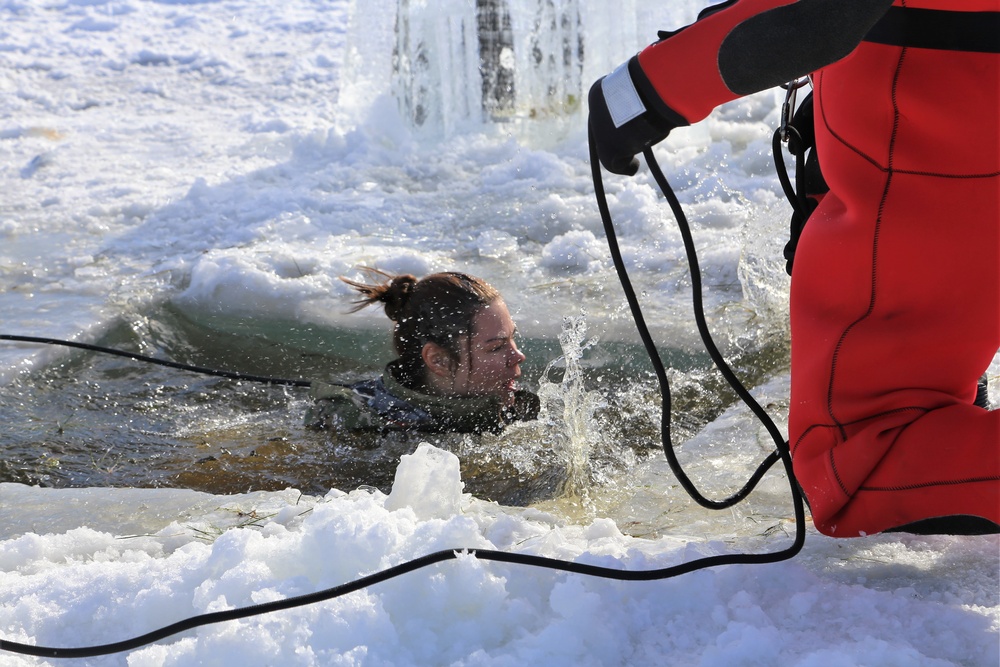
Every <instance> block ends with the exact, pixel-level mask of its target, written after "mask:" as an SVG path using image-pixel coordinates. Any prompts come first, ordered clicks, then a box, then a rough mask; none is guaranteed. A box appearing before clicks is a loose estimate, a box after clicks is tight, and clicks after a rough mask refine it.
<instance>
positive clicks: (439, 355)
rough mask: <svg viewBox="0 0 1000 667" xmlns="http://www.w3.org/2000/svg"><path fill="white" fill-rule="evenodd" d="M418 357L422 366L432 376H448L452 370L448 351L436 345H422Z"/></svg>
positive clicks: (452, 366) (451, 361)
mask: <svg viewBox="0 0 1000 667" xmlns="http://www.w3.org/2000/svg"><path fill="white" fill-rule="evenodd" d="M420 356H421V357H422V358H423V360H424V365H425V366H427V370H429V371H430V372H431V373H433V374H434V375H441V376H448V375H451V372H452V370H453V368H454V362H453V360H452V358H451V355H450V354H448V350H446V349H444V348H443V347H441V346H440V345H438V344H437V343H424V347H423V349H421V350H420Z"/></svg>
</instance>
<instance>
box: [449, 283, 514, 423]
mask: <svg viewBox="0 0 1000 667" xmlns="http://www.w3.org/2000/svg"><path fill="white" fill-rule="evenodd" d="M472 332H473V333H472V339H471V340H470V342H469V346H468V348H467V349H466V348H465V346H464V345H462V346H460V350H459V358H458V363H457V364H456V366H455V372H454V376H453V384H452V388H453V391H454V393H455V394H457V395H461V396H490V395H492V396H497V397H498V398H499V399H500V403H501V404H502V405H503V406H505V407H507V406H510V405H513V403H514V384H515V381H516V380H517V378H518V377H520V375H521V362H522V361H524V355H523V354H521V351H520V350H519V349H517V343H516V342H515V341H514V333H515V332H516V328H515V326H514V320H513V319H511V316H510V312H508V310H507V305H506V304H505V303H504V302H503V299H495V300H494V301H492V302H491V303H490V304H489V305H487V306H485V307H483V308H481V309H480V310H479V312H478V313H476V315H475V317H473V318H472Z"/></svg>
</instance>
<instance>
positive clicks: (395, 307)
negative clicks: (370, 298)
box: [382, 274, 417, 322]
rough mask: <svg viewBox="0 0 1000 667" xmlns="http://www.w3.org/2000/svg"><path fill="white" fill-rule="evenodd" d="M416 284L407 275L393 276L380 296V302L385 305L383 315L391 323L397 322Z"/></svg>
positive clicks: (413, 279)
mask: <svg viewBox="0 0 1000 667" xmlns="http://www.w3.org/2000/svg"><path fill="white" fill-rule="evenodd" d="M416 284H417V279H416V278H415V277H414V276H411V275H409V274H406V275H402V276H395V277H394V278H393V279H392V281H391V282H390V283H389V285H388V286H387V287H386V290H385V292H384V293H383V294H382V302H383V303H384V304H385V314H386V315H387V316H388V317H389V319H390V320H392V321H393V322H397V321H399V315H400V314H401V313H402V312H403V310H404V309H405V308H406V302H407V301H409V300H410V295H411V294H413V288H414V287H415V286H416Z"/></svg>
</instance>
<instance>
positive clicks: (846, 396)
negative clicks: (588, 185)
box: [589, 0, 1000, 537]
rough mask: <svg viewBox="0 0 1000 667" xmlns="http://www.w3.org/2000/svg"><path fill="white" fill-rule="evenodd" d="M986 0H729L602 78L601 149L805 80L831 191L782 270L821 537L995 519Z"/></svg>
mask: <svg viewBox="0 0 1000 667" xmlns="http://www.w3.org/2000/svg"><path fill="white" fill-rule="evenodd" d="M998 17H1000V0H896V2H890V0H798V1H794V0H738V1H731V2H726V3H723V4H722V5H717V6H715V7H710V8H709V9H707V10H705V11H704V12H702V15H701V16H699V18H698V20H697V21H696V22H695V23H693V24H691V25H689V26H687V27H685V28H683V29H681V30H679V31H677V32H674V33H670V34H666V33H661V35H660V37H661V40H660V41H659V42H657V43H655V44H653V45H651V46H649V47H647V48H645V49H644V50H642V51H641V52H640V53H639V54H638V55H637V56H635V57H633V58H632V59H631V60H630V61H629V62H628V63H626V64H624V65H622V66H621V67H619V68H618V69H616V70H615V71H614V72H612V73H611V74H609V75H608V76H606V77H603V78H602V79H600V80H599V81H598V82H597V83H595V84H594V86H593V88H592V89H591V92H590V118H589V126H590V132H591V137H592V140H593V141H594V142H595V144H596V148H597V152H598V155H599V157H600V160H601V163H602V164H603V165H604V166H605V168H607V169H609V170H610V171H613V172H616V173H620V174H626V175H630V174H633V173H635V170H636V169H637V167H638V163H637V161H636V160H635V158H634V156H635V155H636V154H637V153H639V152H641V151H642V150H643V149H644V148H646V147H648V146H650V145H652V144H655V143H657V142H659V141H660V140H662V139H663V138H664V137H666V136H667V134H668V133H669V132H670V130H671V129H673V128H674V127H679V126H683V125H688V124H690V123H694V122H696V121H699V120H701V119H703V118H704V117H705V116H707V115H708V114H709V113H710V112H711V110H712V109H713V108H715V107H716V106H718V105H720V104H722V103H724V102H728V101H730V100H733V99H736V98H738V97H740V96H742V95H747V94H750V93H753V92H756V91H760V90H764V89H766V88H770V87H774V86H776V85H779V84H782V83H785V82H788V81H791V80H793V79H795V78H797V77H801V76H804V75H807V74H810V75H811V76H812V81H813V87H814V93H813V97H814V100H813V101H814V105H815V132H816V151H817V152H818V156H819V163H820V166H821V168H822V174H823V176H824V177H825V179H826V182H827V184H828V185H829V188H830V190H829V192H828V193H827V194H826V195H825V196H824V197H823V199H822V201H821V202H820V203H819V206H818V208H817V209H816V210H815V211H814V212H813V213H812V215H811V216H810V218H809V220H808V223H807V224H806V225H805V228H804V230H803V232H802V235H801V238H800V239H799V241H798V247H797V249H796V254H795V263H794V267H793V270H792V290H791V305H790V312H791V336H792V359H791V364H792V366H791V369H792V386H791V405H790V414H789V444H790V448H791V452H792V459H793V468H794V472H795V476H796V478H797V481H798V483H799V485H800V487H801V488H802V490H803V492H804V494H805V496H806V499H807V501H808V503H809V506H810V509H811V512H812V517H813V522H814V523H815V525H816V527H817V529H818V530H819V531H820V532H822V533H824V534H827V535H832V536H836V537H853V536H859V535H864V534H870V533H877V532H881V531H885V530H892V529H901V530H912V531H913V532H945V533H981V532H996V531H997V530H998V528H1000V526H998V525H997V524H1000V411H997V410H992V411H991V410H987V409H984V408H982V407H980V406H978V405H975V404H974V399H975V396H976V385H977V381H978V380H979V378H980V377H981V375H982V374H983V373H984V371H985V370H986V369H987V367H988V366H989V364H990V362H991V360H992V359H993V357H994V355H995V354H996V353H997V349H998V347H1000V121H998V118H1000V54H998V51H1000V48H998V43H1000V20H998Z"/></svg>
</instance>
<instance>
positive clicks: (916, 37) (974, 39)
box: [864, 7, 1000, 53]
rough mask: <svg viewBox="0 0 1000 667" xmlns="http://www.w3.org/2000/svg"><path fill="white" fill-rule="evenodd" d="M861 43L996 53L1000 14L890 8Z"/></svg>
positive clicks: (999, 41)
mask: <svg viewBox="0 0 1000 667" xmlns="http://www.w3.org/2000/svg"><path fill="white" fill-rule="evenodd" d="M864 41H866V42H875V43H876V44H888V45H890V46H906V47H912V48H917V49H938V50H943V51H971V52H974V53H1000V12H956V11H951V10H947V9H920V8H916V7H890V8H889V11H888V12H886V14H885V16H883V17H882V18H881V19H879V21H878V23H876V24H875V26H874V27H873V28H872V29H871V30H870V31H869V32H868V34H867V35H865V39H864Z"/></svg>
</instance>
